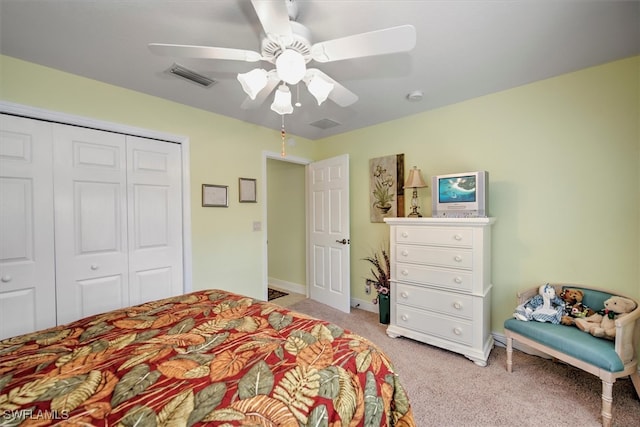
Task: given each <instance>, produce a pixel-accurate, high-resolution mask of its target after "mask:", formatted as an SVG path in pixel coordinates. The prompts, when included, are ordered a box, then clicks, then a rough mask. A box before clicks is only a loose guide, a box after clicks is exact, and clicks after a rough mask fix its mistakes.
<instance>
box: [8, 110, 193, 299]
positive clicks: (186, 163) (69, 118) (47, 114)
mask: <svg viewBox="0 0 640 427" xmlns="http://www.w3.org/2000/svg"><path fill="white" fill-rule="evenodd" d="M0 113H5V114H13V115H16V116H22V117H28V118H32V119H37V120H45V121H49V122H55V123H62V124H68V125H74V126H82V127H86V128H91V129H98V130H103V131H108V132H115V133H121V134H126V135H133V136H139V137H142V138H151V139H157V140H161V141H167V142H173V143H176V144H180V145H181V147H182V150H181V151H182V200H183V206H182V262H183V281H184V283H183V289H184V292H190V291H191V290H192V289H193V283H192V280H193V272H192V271H191V267H192V249H191V188H190V186H191V166H190V165H191V161H190V155H189V153H190V143H189V137H187V136H180V135H172V134H168V133H163V132H157V131H153V130H149V129H143V128H138V127H134V126H128V125H123V124H120V123H112V122H106V121H102V120H95V119H92V118H89V117H82V116H75V115H71V114H67V113H61V112H57V111H50V110H45V109H42V108H36V107H30V106H28V105H21V104H14V103H12V102H6V101H0Z"/></svg>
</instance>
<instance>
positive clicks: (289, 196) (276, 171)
mask: <svg viewBox="0 0 640 427" xmlns="http://www.w3.org/2000/svg"><path fill="white" fill-rule="evenodd" d="M267 178H268V179H267V194H268V196H267V197H268V199H267V200H268V203H267V218H268V221H267V235H268V239H269V244H268V251H269V256H268V259H269V265H268V271H269V277H270V278H272V279H277V281H274V282H273V283H274V284H275V285H278V284H280V285H285V286H283V287H285V289H291V287H292V285H298V286H299V287H302V286H304V285H305V283H306V281H307V275H306V250H307V248H306V220H305V167H304V166H303V165H301V164H298V163H291V162H287V161H281V160H275V159H269V160H267ZM282 282H284V283H282ZM294 289H298V288H294ZM302 289H304V288H302Z"/></svg>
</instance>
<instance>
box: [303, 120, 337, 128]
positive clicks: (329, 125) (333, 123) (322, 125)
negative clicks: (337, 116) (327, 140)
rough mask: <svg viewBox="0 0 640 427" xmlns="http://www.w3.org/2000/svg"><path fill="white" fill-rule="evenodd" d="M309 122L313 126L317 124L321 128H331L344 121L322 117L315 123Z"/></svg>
mask: <svg viewBox="0 0 640 427" xmlns="http://www.w3.org/2000/svg"><path fill="white" fill-rule="evenodd" d="M309 124H310V125H311V126H315V127H317V128H320V129H329V128H333V127H336V126H340V125H341V124H342V123H338V122H336V121H334V120H331V119H320V120H317V121H315V122H313V123H309Z"/></svg>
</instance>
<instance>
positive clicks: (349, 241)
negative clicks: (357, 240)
mask: <svg viewBox="0 0 640 427" xmlns="http://www.w3.org/2000/svg"><path fill="white" fill-rule="evenodd" d="M336 243H342V244H343V245H346V244H348V243H351V239H349V240H347V239H342V240H336Z"/></svg>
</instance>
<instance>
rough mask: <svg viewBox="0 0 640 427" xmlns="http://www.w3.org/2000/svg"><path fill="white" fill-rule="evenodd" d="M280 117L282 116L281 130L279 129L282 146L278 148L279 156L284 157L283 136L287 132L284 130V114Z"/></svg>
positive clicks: (285, 154) (285, 153)
mask: <svg viewBox="0 0 640 427" xmlns="http://www.w3.org/2000/svg"><path fill="white" fill-rule="evenodd" d="M280 117H282V130H281V131H280V135H281V136H282V148H281V150H280V157H286V156H287V152H286V151H285V148H284V138H285V136H286V135H287V133H286V132H285V130H284V115H282V116H280Z"/></svg>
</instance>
